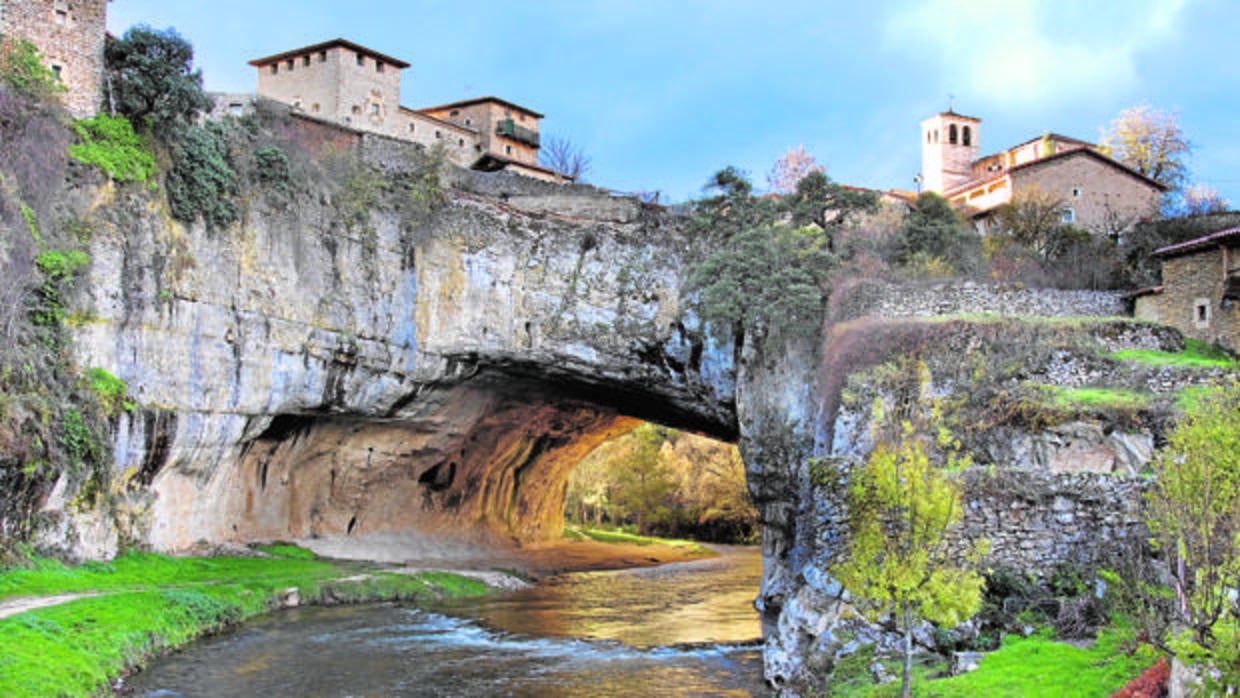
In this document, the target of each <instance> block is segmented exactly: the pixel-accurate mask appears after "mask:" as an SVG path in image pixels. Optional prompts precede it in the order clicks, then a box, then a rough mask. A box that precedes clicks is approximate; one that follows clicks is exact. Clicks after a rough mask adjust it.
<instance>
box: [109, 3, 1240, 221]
mask: <svg viewBox="0 0 1240 698" xmlns="http://www.w3.org/2000/svg"><path fill="white" fill-rule="evenodd" d="M108 12H109V16H108V25H109V29H110V30H111V31H112V32H113V33H115V34H120V33H122V32H123V31H124V30H125V29H126V28H127V27H129V26H131V25H133V24H138V23H144V24H148V25H150V26H152V27H154V28H156V29H163V28H166V27H174V28H176V29H177V31H179V32H180V33H181V34H182V35H183V36H185V37H186V38H187V39H189V40H190V41H191V42H192V43H193V44H194V47H195V51H196V59H195V63H196V65H197V66H199V67H201V68H202V69H203V73H204V76H205V82H206V87H207V89H208V90H212V91H233V92H252V91H253V89H254V84H255V73H254V69H253V68H252V67H250V66H249V65H247V64H246V61H248V60H250V59H252V58H258V57H261V56H266V55H269V54H273V53H278V52H281V51H285V50H289V49H293V48H297V47H299V46H304V45H307V44H311V43H317V42H319V41H324V40H327V39H331V38H335V37H343V38H346V39H349V40H351V41H355V42H357V43H360V44H363V45H365V46H369V47H370V48H373V49H374V50H377V51H380V52H383V53H387V54H389V55H392V56H395V57H397V58H401V59H404V60H406V61H409V62H410V63H412V64H413V66H412V67H411V68H409V69H406V70H405V71H404V73H403V74H402V75H403V78H402V86H401V102H402V103H403V104H404V105H405V106H409V107H413V108H420V107H426V106H432V105H436V104H441V103H444V102H450V101H454V100H458V99H463V98H466V97H477V96H483V95H496V96H499V97H502V98H504V99H508V100H510V101H513V102H516V103H518V104H522V105H524V106H527V107H530V108H532V109H535V110H537V111H540V112H543V113H544V114H546V115H547V118H546V119H544V120H543V122H542V125H541V128H542V131H543V133H544V134H548V135H558V136H561V137H565V138H568V139H570V140H572V141H573V142H574V143H576V144H577V145H579V146H580V147H582V148H583V149H584V150H585V151H586V152H587V153H588V154H589V155H590V156H591V158H592V160H593V170H592V172H591V174H590V177H589V179H590V181H591V182H592V183H595V184H597V185H599V186H605V187H610V188H613V189H618V190H622V191H633V190H647V191H649V190H658V191H661V192H662V193H663V194H664V195H665V196H666V197H669V198H670V199H671V200H673V201H682V200H685V199H688V198H691V197H694V196H697V195H698V194H699V193H700V191H701V187H702V184H703V183H704V182H705V181H706V179H707V178H708V177H709V176H710V175H711V174H712V173H713V172H715V171H716V170H719V169H720V168H722V167H724V166H727V165H735V166H737V167H740V168H742V169H744V170H747V171H748V172H750V174H751V175H752V177H753V179H754V181H755V183H757V184H758V185H760V186H762V185H764V183H765V176H766V173H767V172H768V171H769V170H770V168H771V164H772V163H773V162H774V161H775V159H776V158H778V157H779V156H780V155H782V154H783V153H784V152H785V151H786V150H787V149H788V148H790V147H796V146H798V145H804V146H805V148H806V150H807V151H808V152H810V153H811V154H812V155H814V157H815V158H817V160H818V161H819V162H820V163H822V164H824V165H825V166H826V168H827V174H828V175H829V176H830V177H831V178H832V179H834V180H836V181H840V182H843V183H846V184H854V185H858V186H866V187H874V188H882V189H887V188H904V189H911V188H912V187H913V176H914V175H915V174H916V173H917V172H918V170H919V169H920V164H921V163H920V157H921V156H920V150H919V148H920V146H919V138H918V136H919V131H918V123H919V122H920V121H921V120H922V119H923V118H925V117H926V116H929V115H931V114H933V113H936V112H939V111H942V110H944V109H945V108H946V107H947V106H948V95H954V97H955V102H954V104H955V109H956V111H958V112H961V113H964V114H968V115H970V116H975V117H978V118H981V119H982V120H983V121H982V125H981V129H980V140H981V147H982V150H983V152H992V151H995V150H1000V149H1003V148H1005V147H1007V146H1010V145H1015V144H1016V143H1019V142H1021V141H1025V140H1028V139H1030V138H1034V137H1037V136H1040V135H1041V134H1042V133H1044V132H1046V131H1055V132H1058V133H1062V134H1065V135H1068V136H1073V137H1076V138H1081V139H1084V140H1098V139H1099V138H1100V136H1101V133H1102V131H1103V129H1104V128H1105V127H1106V126H1107V125H1108V124H1109V123H1110V121H1111V120H1112V119H1113V118H1114V117H1115V116H1116V115H1117V114H1118V113H1119V112H1120V111H1121V110H1123V109H1124V108H1126V107H1130V106H1133V105H1137V104H1149V105H1151V106H1152V107H1154V108H1156V109H1160V110H1164V111H1169V112H1175V113H1176V114H1177V115H1178V117H1179V120H1180V124H1181V126H1182V128H1183V129H1184V131H1185V133H1186V134H1187V136H1188V137H1189V139H1190V140H1191V141H1192V143H1193V145H1194V147H1195V149H1194V152H1193V154H1192V156H1191V158H1190V160H1189V166H1190V169H1191V171H1192V178H1193V180H1194V181H1198V182H1202V183H1204V184H1206V185H1208V186H1212V187H1214V188H1215V189H1217V190H1218V191H1219V192H1221V193H1222V194H1223V195H1224V196H1225V197H1226V198H1227V199H1228V200H1229V201H1231V202H1232V203H1233V204H1235V205H1240V118H1238V117H1240V89H1238V88H1240V59H1237V58H1236V41H1237V39H1236V32H1235V29H1236V28H1237V27H1240V2H1235V1H1234V0H1064V1H1060V0H870V1H869V2H847V3H844V2H836V1H835V0H765V1H742V0H711V1H707V0H608V1H602V0H522V1H520V2H514V1H512V0H507V1H505V2H492V1H491V0H473V1H472V2H460V1H456V2H448V1H444V0H414V1H408V0H406V1H404V2H398V1H394V0H393V1H389V0H368V1H365V2H356V1H351V2H342V1H341V0H335V1H333V2H328V1H325V0H298V1H297V2H288V1H285V0H262V1H259V2H254V1H249V2H242V1H241V0H213V1H211V2H200V1H198V0H190V1H185V0H177V1H176V2H169V1H168V0H113V2H111V3H110V5H109V9H108Z"/></svg>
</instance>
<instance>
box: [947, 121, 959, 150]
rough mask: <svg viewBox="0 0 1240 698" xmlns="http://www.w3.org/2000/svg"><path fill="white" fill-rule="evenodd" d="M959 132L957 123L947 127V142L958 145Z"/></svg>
mask: <svg viewBox="0 0 1240 698" xmlns="http://www.w3.org/2000/svg"><path fill="white" fill-rule="evenodd" d="M958 137H959V134H958V133H957V132H956V124H952V125H950V126H948V127H947V142H948V143H950V144H952V145H956V141H957V139H958Z"/></svg>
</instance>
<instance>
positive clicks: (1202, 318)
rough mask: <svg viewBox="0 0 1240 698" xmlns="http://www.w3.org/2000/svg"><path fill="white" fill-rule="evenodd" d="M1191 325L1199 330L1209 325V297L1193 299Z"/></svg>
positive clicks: (1207, 327)
mask: <svg viewBox="0 0 1240 698" xmlns="http://www.w3.org/2000/svg"><path fill="white" fill-rule="evenodd" d="M1193 326H1194V327H1196V328H1197V329H1199V330H1204V329H1209V327H1210V299H1208V298H1198V299H1197V300H1196V301H1194V308H1193Z"/></svg>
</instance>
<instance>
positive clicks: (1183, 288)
mask: <svg viewBox="0 0 1240 698" xmlns="http://www.w3.org/2000/svg"><path fill="white" fill-rule="evenodd" d="M1230 257H1231V259H1232V260H1236V259H1240V248H1233V249H1231V250H1230ZM1223 267H1224V258H1223V250H1222V248H1215V249H1211V250H1202V251H1199V252H1195V253H1193V254H1185V255H1179V256H1176V257H1170V258H1168V259H1165V260H1163V268H1162V274H1163V292H1162V293H1161V294H1158V295H1156V296H1147V297H1143V298H1142V299H1141V303H1142V305H1147V306H1148V305H1154V306H1156V307H1157V312H1156V313H1151V312H1150V311H1149V309H1148V308H1146V309H1144V312H1145V313H1147V314H1151V315H1157V316H1158V317H1160V318H1161V320H1162V321H1163V322H1166V323H1167V324H1169V325H1171V326H1173V327H1175V328H1176V329H1178V330H1180V331H1181V332H1183V333H1184V334H1185V335H1186V336H1189V337H1192V338H1194V339H1199V340H1201V341H1203V342H1208V343H1210V344H1218V345H1220V346H1224V347H1227V348H1228V349H1230V350H1232V351H1235V352H1240V302H1237V301H1233V300H1226V299H1224V298H1223V284H1224V279H1225V278H1226V277H1225V272H1224V268H1223Z"/></svg>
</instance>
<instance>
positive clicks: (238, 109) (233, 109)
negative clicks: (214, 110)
mask: <svg viewBox="0 0 1240 698" xmlns="http://www.w3.org/2000/svg"><path fill="white" fill-rule="evenodd" d="M244 111H245V105H244V104H241V103H240V102H233V103H231V104H229V105H228V113H229V114H232V115H233V116H241V114H242V112H244Z"/></svg>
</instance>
